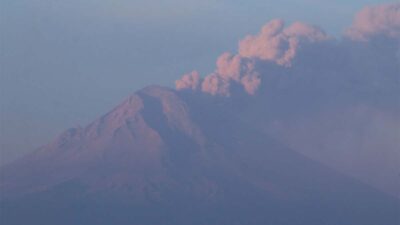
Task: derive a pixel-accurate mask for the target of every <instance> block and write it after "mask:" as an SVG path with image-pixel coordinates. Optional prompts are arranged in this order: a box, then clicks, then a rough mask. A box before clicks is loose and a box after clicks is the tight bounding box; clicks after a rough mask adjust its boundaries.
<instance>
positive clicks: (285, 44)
mask: <svg viewBox="0 0 400 225" xmlns="http://www.w3.org/2000/svg"><path fill="white" fill-rule="evenodd" d="M327 39H329V37H328V36H327V35H326V34H325V32H324V31H322V30H321V29H319V28H317V27H314V26H310V25H307V24H304V23H301V22H296V23H293V24H292V25H291V26H289V27H287V28H285V27H284V22H283V21H282V20H273V21H271V22H269V23H267V24H266V25H265V26H264V27H263V28H262V30H261V32H260V33H259V34H258V35H249V36H247V37H246V38H245V39H244V40H242V41H241V42H240V43H239V55H241V56H243V57H247V58H258V59H261V60H267V61H273V62H275V63H277V64H279V65H285V66H290V64H291V60H292V59H293V58H294V57H295V56H296V53H297V51H298V49H299V47H300V46H301V44H302V43H304V42H310V43H312V42H318V41H324V40H327Z"/></svg>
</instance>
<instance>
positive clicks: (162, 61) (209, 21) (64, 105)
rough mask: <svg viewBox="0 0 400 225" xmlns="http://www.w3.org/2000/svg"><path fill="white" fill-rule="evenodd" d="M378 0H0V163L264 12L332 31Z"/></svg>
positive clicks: (171, 76) (164, 74) (181, 64)
mask: <svg viewBox="0 0 400 225" xmlns="http://www.w3.org/2000/svg"><path fill="white" fill-rule="evenodd" d="M382 2H385V1H378V0H364V1H363V0H351V1H349V0H336V1H329V0H292V1H289V0H280V1H271V0H262V1H261V0H247V1H239V0H232V1H226V0H202V1H194V0H168V1H167V0H156V1H144V0H131V1H128V0H97V1H94V0H86V1H78V0H69V1H61V0H51V1H50V0H19V1H15V0H1V1H0V10H1V11H0V35H1V36H0V41H1V43H0V44H1V45H0V66H1V77H0V79H1V80H0V91H1V93H0V148H1V151H0V163H4V162H6V161H9V160H11V159H14V158H15V157H17V156H18V155H20V154H21V153H23V152H26V151H29V150H32V149H34V148H36V147H38V146H40V145H41V144H44V143H46V142H48V141H50V140H51V139H52V138H53V137H54V136H56V135H58V134H59V133H60V132H61V131H62V130H64V129H65V128H68V127H72V126H77V125H79V124H80V125H85V124H87V123H88V122H90V121H91V120H92V119H94V118H96V117H97V116H99V115H101V114H103V113H105V112H106V111H108V110H109V109H111V107H113V106H114V105H116V104H117V103H118V102H120V101H121V100H122V99H123V98H125V97H126V96H127V95H129V93H132V92H134V91H135V90H137V89H139V88H141V87H144V86H145V85H148V84H161V85H167V86H172V85H173V82H174V80H176V79H178V78H179V77H180V76H181V75H182V74H183V73H186V72H189V71H191V70H192V69H193V68H196V69H198V70H199V71H200V72H202V73H206V72H210V71H211V70H212V69H213V68H214V67H215V59H216V58H217V56H219V55H220V54H221V53H222V52H224V51H234V50H235V49H236V46H237V41H238V40H239V39H241V38H243V36H245V35H246V34H249V33H256V32H257V31H258V30H259V29H260V27H261V26H262V25H263V24H265V23H266V22H267V21H269V20H271V19H273V18H283V19H285V20H286V21H287V22H288V23H289V22H291V21H295V20H300V21H304V22H307V23H310V24H315V25H318V26H320V27H323V28H324V29H325V30H326V31H327V32H328V33H330V34H333V35H337V36H338V35H339V34H340V33H341V32H342V30H343V29H345V28H346V27H347V26H348V25H349V24H350V23H351V20H352V17H353V15H354V13H355V12H357V11H358V10H359V9H360V8H362V7H363V6H365V5H368V4H378V3H382Z"/></svg>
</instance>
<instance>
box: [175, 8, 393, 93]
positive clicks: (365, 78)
mask: <svg viewBox="0 0 400 225" xmlns="http://www.w3.org/2000/svg"><path fill="white" fill-rule="evenodd" d="M366 40H369V42H367V43H366V42H365V41H366ZM399 40H400V3H393V4H385V5H378V6H370V7H365V8H364V9H362V10H361V11H360V12H359V13H357V15H356V16H355V18H354V21H353V24H352V25H351V26H350V27H349V28H348V29H346V32H345V34H344V35H343V37H342V38H340V39H335V38H333V37H330V36H329V35H328V34H326V33H325V31H323V30H322V29H321V28H318V27H316V26H312V25H308V24H305V23H302V22H294V23H293V24H291V25H289V26H287V27H285V24H284V22H283V20H280V19H276V20H272V21H270V22H269V23H267V24H266V25H265V26H264V27H263V28H262V29H261V31H260V32H259V33H258V34H256V35H248V36H246V37H245V38H244V39H243V40H241V41H240V42H239V46H238V53H236V54H232V53H223V54H222V55H221V56H220V57H219V58H218V60H217V62H216V69H215V71H214V72H213V73H211V74H209V75H207V76H205V77H204V78H201V77H200V76H199V75H198V73H197V72H192V73H190V74H186V75H184V76H183V77H182V79H180V80H178V81H176V88H177V89H178V90H184V89H190V90H194V91H202V92H204V93H208V94H211V95H221V96H231V94H232V93H233V92H234V91H235V90H234V89H235V88H238V87H240V88H241V89H242V90H243V91H244V92H246V93H247V94H250V95H255V94H256V93H257V92H258V90H259V89H260V87H263V86H266V87H267V86H270V84H266V82H267V81H268V80H269V78H270V77H271V76H276V74H274V73H275V69H274V68H276V67H280V68H281V69H282V70H284V71H287V73H288V74H289V73H290V74H292V77H289V78H285V79H289V80H290V79H293V80H297V79H299V77H302V78H300V79H308V78H310V79H316V80H321V82H322V83H321V84H319V85H328V86H332V85H335V84H338V83H343V81H344V80H347V81H349V80H357V82H360V83H363V84H371V85H374V83H376V82H378V83H379V82H381V81H377V80H386V81H388V83H393V81H394V82H395V83H396V82H398V78H399V64H400V63H399V62H400V60H399V49H400V48H399V46H400V45H399V43H400V41H399ZM378 54H379V55H378ZM382 69H384V71H381V70H382ZM316 73H318V74H316ZM327 75H331V76H334V77H329V76H327ZM318 76H320V77H318ZM307 77H308V78H307ZM382 77H384V78H382ZM385 77H387V79H386V78H385ZM278 79H279V78H278ZM326 80H330V81H331V83H327V82H326ZM289 82H290V81H289ZM292 82H293V81H292ZM314 82H315V81H314ZM389 85H390V84H389Z"/></svg>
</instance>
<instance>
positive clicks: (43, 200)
mask: <svg viewBox="0 0 400 225" xmlns="http://www.w3.org/2000/svg"><path fill="white" fill-rule="evenodd" d="M199 95H201V94H199ZM224 104H229V102H226V101H224V100H221V101H220V100H218V99H217V100H215V98H214V99H211V98H208V97H207V96H205V95H201V96H195V95H193V96H191V95H186V94H183V93H182V92H177V91H175V90H171V89H168V88H164V87H158V86H151V87H147V88H145V89H142V90H140V91H138V92H136V93H135V94H133V95H131V96H130V97H128V98H127V99H126V100H124V101H123V102H122V103H121V104H120V105H118V106H117V107H116V108H114V109H113V110H111V111H110V112H109V113H107V114H105V115H104V116H102V117H100V118H98V119H97V120H95V121H94V122H92V123H91V124H89V125H88V126H86V127H83V128H82V127H77V128H71V129H68V130H67V131H65V132H64V133H63V134H61V135H60V136H59V137H58V138H56V140H54V141H53V142H51V143H49V144H47V145H45V146H43V147H41V148H39V149H37V150H36V151H34V152H33V153H31V154H30V155H27V156H25V157H23V158H21V159H19V160H17V161H15V162H13V163H11V164H8V165H5V166H3V167H2V168H1V181H0V193H1V204H0V207H1V208H0V213H1V220H0V221H1V223H2V224H7V225H13V224H41V225H47V224H48V225H50V224H52V225H53V224H59V225H63V224H68V225H70V224H85V225H92V224H93V225H95V224H96V225H98V224H121V225H125V224H126V225H128V224H129V225H136V224H137V225H147V224H148V225H150V224H160V225H161V224H176V225H179V224H189V225H191V224H196V225H197V224H198V225H200V224H208V225H213V224H215V225H217V224H218V225H224V224H246V225H251V224H254V225H258V224H271V225H272V224H273V225H305V224H307V225H322V224H324V225H339V224H340V225H369V224H370V225H377V224H382V225H383V224H385V225H398V224H399V222H400V221H399V218H400V217H399V215H400V214H399V210H400V203H399V201H398V199H396V198H393V197H392V196H389V195H387V194H385V193H382V192H380V191H378V190H375V189H374V188H371V187H370V186H368V185H366V184H364V183H361V182H359V181H357V180H355V179H353V178H350V177H347V176H346V175H344V174H341V173H339V172H337V171H335V170H332V169H330V168H328V167H326V166H324V165H322V164H320V163H318V162H316V161H313V160H311V159H310V158H307V157H305V156H304V155H302V154H300V153H298V152H297V151H293V150H292V149H290V148H288V147H286V146H285V145H284V144H282V143H280V142H278V141H276V140H274V139H273V138H270V137H268V136H267V135H265V133H262V132H259V131H258V130H255V129H254V128H251V127H249V126H247V125H246V123H243V121H242V119H241V117H238V116H237V115H235V113H232V112H231V111H229V110H226V109H227V108H229V107H223V106H224Z"/></svg>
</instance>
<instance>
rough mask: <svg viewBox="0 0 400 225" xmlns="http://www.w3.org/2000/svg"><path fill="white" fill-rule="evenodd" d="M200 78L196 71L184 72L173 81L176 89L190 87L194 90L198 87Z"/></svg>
mask: <svg viewBox="0 0 400 225" xmlns="http://www.w3.org/2000/svg"><path fill="white" fill-rule="evenodd" d="M200 82H201V78H200V75H199V73H198V72H197V71H192V72H191V73H188V74H185V75H183V76H182V78H181V79H180V80H177V81H175V86H176V89H177V90H181V89H192V90H196V89H198V88H199V87H200Z"/></svg>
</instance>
